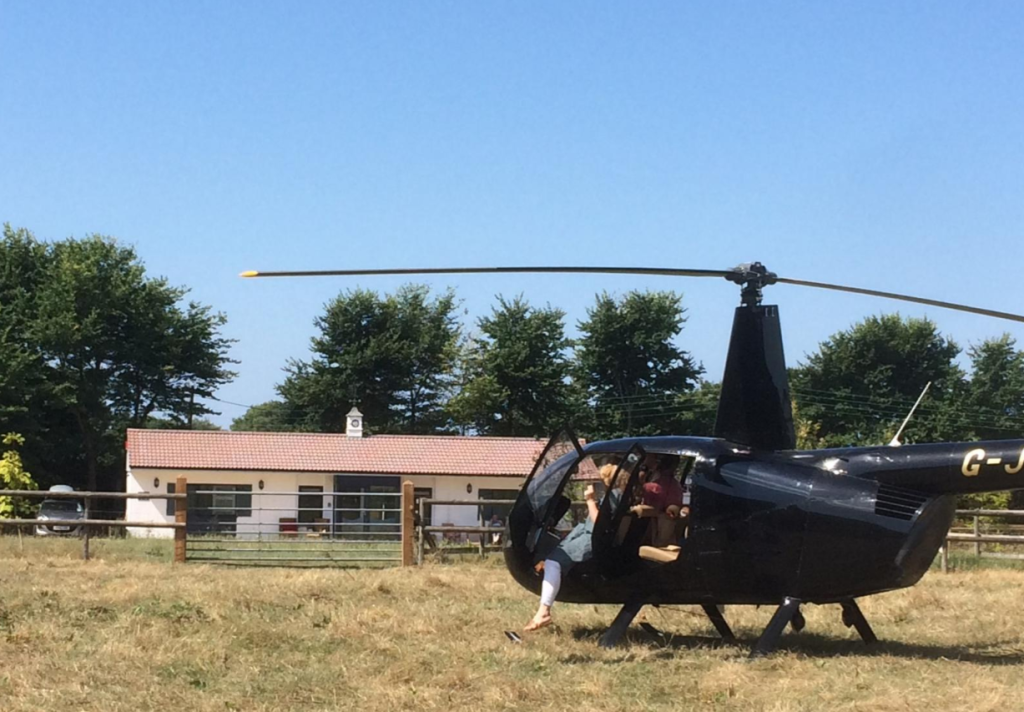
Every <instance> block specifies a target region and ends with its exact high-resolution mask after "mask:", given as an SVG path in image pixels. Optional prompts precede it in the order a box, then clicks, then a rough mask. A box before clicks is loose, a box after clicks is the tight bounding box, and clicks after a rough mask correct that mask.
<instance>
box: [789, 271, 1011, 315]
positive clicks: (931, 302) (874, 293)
mask: <svg viewBox="0 0 1024 712" xmlns="http://www.w3.org/2000/svg"><path fill="white" fill-rule="evenodd" d="M776 282H778V283H780V284H795V285H797V286H800V287H815V288H817V289H831V290H833V291H836V292H851V293H852V294H866V295H868V296H871V297H884V298H886V299H898V300H900V301H903V302H913V303H914V304H927V305H928V306H932V307H941V308H943V309H955V310H956V311H962V312H968V313H970V314H982V315H984V316H994V317H996V318H997V319H1009V320H1010V321H1019V322H1022V323H1024V316H1021V315H1020V314H1010V313H1008V312H1001V311H995V310H993V309H981V308H979V307H969V306H967V305H965V304H954V303H953V302H943V301H940V300H938V299H925V298H924V297H912V296H910V295H907V294H896V293H895V292H881V291H878V290H877V289H861V288H860V287H844V286H843V285H841V284H828V283H826V282H809V281H807V280H804V279H788V278H786V277H779V278H778V279H776Z"/></svg>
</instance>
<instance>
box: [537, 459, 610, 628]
mask: <svg viewBox="0 0 1024 712" xmlns="http://www.w3.org/2000/svg"><path fill="white" fill-rule="evenodd" d="M618 470H619V468H618V465H605V466H604V467H602V468H601V470H600V473H599V474H600V476H601V481H602V482H604V488H605V495H604V496H605V497H610V498H611V506H612V508H615V507H617V506H618V503H619V499H620V498H621V496H622V492H621V489H622V484H623V483H621V482H617V481H616V477H615V473H616V472H618ZM583 499H585V500H586V501H587V518H586V519H585V520H584V521H583V522H581V523H579V524H577V525H576V526H575V527H573V530H572V531H571V532H569V534H568V536H566V537H565V539H563V540H562V542H561V543H560V544H559V545H558V547H557V548H556V549H555V550H554V551H553V552H551V554H550V555H549V556H548V558H547V559H545V560H544V583H542V584H541V588H540V607H539V608H537V613H536V614H534V616H533V619H532V620H531V621H530V622H529V623H527V624H526V627H525V628H523V630H524V631H526V632H529V631H534V630H539V629H541V628H543V627H544V626H547V625H551V606H553V605H554V603H555V597H556V596H558V589H559V588H560V587H561V585H562V577H563V576H565V575H566V574H568V573H569V571H570V569H572V567H573V566H575V565H576V564H580V563H583V562H584V561H586V560H587V559H589V558H590V557H591V555H592V554H593V551H592V549H591V538H592V534H593V532H594V522H595V521H597V513H598V510H599V508H600V505H599V504H598V501H597V495H596V493H595V492H594V485H587V489H586V491H585V492H584V493H583Z"/></svg>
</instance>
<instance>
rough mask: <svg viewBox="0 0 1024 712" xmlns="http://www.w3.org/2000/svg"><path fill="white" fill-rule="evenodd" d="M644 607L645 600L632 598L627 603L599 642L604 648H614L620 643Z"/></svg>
mask: <svg viewBox="0 0 1024 712" xmlns="http://www.w3.org/2000/svg"><path fill="white" fill-rule="evenodd" d="M643 607H644V600H643V599H642V598H639V597H637V598H631V599H629V600H628V601H626V604H625V605H624V606H623V607H622V609H621V610H620V611H619V614H618V615H617V616H615V620H613V621H612V624H611V625H610V626H608V630H606V631H605V632H604V635H602V636H601V640H600V641H599V642H598V645H600V646H601V647H602V648H614V647H615V645H616V644H617V643H618V642H619V640H620V639H621V638H622V636H623V635H625V634H626V630H627V629H628V628H629V624H630V623H632V622H633V619H634V618H636V614H637V613H639V612H640V609H641V608H643Z"/></svg>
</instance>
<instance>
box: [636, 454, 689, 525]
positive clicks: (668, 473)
mask: <svg viewBox="0 0 1024 712" xmlns="http://www.w3.org/2000/svg"><path fill="white" fill-rule="evenodd" d="M677 469H679V456H678V455H662V456H661V457H660V458H659V459H658V461H657V463H656V464H655V465H654V475H653V477H651V479H650V480H649V481H648V482H645V483H644V494H643V498H642V502H643V504H647V505H650V506H651V507H654V509H655V511H657V512H666V513H668V514H669V516H673V515H675V516H678V514H679V509H680V508H681V507H682V506H683V486H682V485H681V484H679V480H677V479H676V470H677ZM670 507H672V509H671V510H670V509H669V508H670Z"/></svg>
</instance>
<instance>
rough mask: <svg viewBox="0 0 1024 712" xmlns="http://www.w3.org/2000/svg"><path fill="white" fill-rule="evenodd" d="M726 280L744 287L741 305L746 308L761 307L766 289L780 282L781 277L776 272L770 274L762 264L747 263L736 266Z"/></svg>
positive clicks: (741, 292)
mask: <svg viewBox="0 0 1024 712" xmlns="http://www.w3.org/2000/svg"><path fill="white" fill-rule="evenodd" d="M725 278H726V279H727V280H729V281H730V282H733V283H735V284H738V285H740V286H741V287H742V290H741V291H740V305H741V306H744V307H759V306H761V300H762V299H763V297H764V294H763V290H764V288H765V287H767V286H768V285H769V284H775V283H776V282H778V281H779V276H778V275H777V274H775V273H774V272H769V271H768V268H767V267H765V266H764V265H763V264H761V263H760V262H745V263H743V264H741V265H736V266H735V267H733V268H732V269H731V270H730V271H729V272H728V273H727V274H726V275H725Z"/></svg>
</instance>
